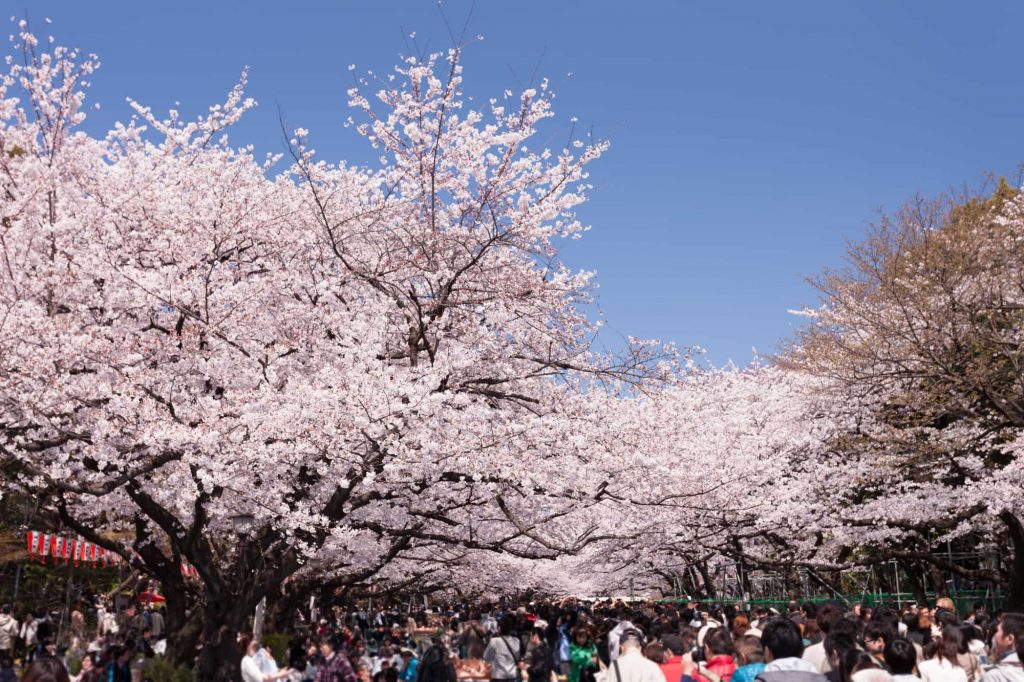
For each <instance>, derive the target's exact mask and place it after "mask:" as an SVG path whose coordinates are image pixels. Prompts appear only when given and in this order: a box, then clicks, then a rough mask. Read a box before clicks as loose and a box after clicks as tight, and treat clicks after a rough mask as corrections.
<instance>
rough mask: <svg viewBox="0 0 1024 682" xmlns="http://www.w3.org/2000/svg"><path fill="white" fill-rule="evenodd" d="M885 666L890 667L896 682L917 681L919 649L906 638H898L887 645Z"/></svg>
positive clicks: (884, 653)
mask: <svg viewBox="0 0 1024 682" xmlns="http://www.w3.org/2000/svg"><path fill="white" fill-rule="evenodd" d="M882 657H883V658H884V659H885V665H886V666H888V667H889V672H891V673H892V679H893V680H894V682H909V681H910V680H916V679H917V676H916V675H914V668H916V667H917V649H915V648H914V644H913V642H911V641H910V640H909V639H907V638H906V637H896V638H894V639H892V640H891V641H890V642H889V643H888V644H886V645H885V651H884V652H883V653H882Z"/></svg>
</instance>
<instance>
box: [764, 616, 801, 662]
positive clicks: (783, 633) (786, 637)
mask: <svg viewBox="0 0 1024 682" xmlns="http://www.w3.org/2000/svg"><path fill="white" fill-rule="evenodd" d="M761 644H762V645H763V646H764V648H765V650H766V651H771V652H772V659H774V660H778V659H780V658H800V657H801V656H802V655H803V653H804V640H803V637H802V636H801V635H800V628H798V627H797V625H796V623H794V622H793V621H791V620H790V619H789V618H773V619H771V620H770V621H768V624H767V625H765V626H764V628H763V629H762V631H761Z"/></svg>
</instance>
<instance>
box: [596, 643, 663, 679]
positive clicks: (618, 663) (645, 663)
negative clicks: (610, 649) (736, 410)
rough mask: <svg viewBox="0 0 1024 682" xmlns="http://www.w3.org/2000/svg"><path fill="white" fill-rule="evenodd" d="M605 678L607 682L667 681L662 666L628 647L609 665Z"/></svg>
mask: <svg viewBox="0 0 1024 682" xmlns="http://www.w3.org/2000/svg"><path fill="white" fill-rule="evenodd" d="M620 673H621V675H622V678H621V679H620V678H619V674H620ZM604 679H605V682H666V680H665V673H663V672H661V666H659V665H658V664H657V663H655V662H654V661H652V660H651V659H649V658H645V657H644V655H643V654H642V653H640V651H639V650H637V649H626V651H625V652H624V653H622V654H620V655H619V657H618V658H616V659H615V661H613V663H612V665H610V666H608V674H607V675H606V676H605V678H604ZM672 682H676V681H675V680H672Z"/></svg>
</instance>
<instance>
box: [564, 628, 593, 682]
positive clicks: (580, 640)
mask: <svg viewBox="0 0 1024 682" xmlns="http://www.w3.org/2000/svg"><path fill="white" fill-rule="evenodd" d="M569 662H570V664H571V665H570V668H569V681H568V682H581V680H582V682H589V681H590V680H593V678H594V671H596V670H597V668H598V663H597V645H595V644H594V637H593V635H592V634H591V633H590V628H588V627H587V626H585V625H577V626H576V627H574V628H573V629H572V643H571V644H569Z"/></svg>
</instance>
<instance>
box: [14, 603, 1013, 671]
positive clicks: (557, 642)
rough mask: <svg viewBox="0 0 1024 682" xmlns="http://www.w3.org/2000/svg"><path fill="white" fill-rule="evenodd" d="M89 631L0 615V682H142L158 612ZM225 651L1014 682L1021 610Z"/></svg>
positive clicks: (491, 666)
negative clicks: (61, 631)
mask: <svg viewBox="0 0 1024 682" xmlns="http://www.w3.org/2000/svg"><path fill="white" fill-rule="evenodd" d="M95 620H96V625H95V626H94V629H95V636H94V637H91V638H90V637H86V636H85V632H84V627H83V626H84V620H82V619H81V614H79V616H78V618H76V617H75V616H74V615H72V617H71V618H70V622H71V624H72V627H71V628H70V630H71V631H72V633H73V634H72V636H71V637H70V639H69V640H68V641H67V643H66V644H64V645H61V646H58V645H57V642H56V641H55V639H54V636H55V632H54V630H53V619H52V617H51V616H50V614H45V613H36V614H32V615H31V618H25V619H23V620H22V621H20V622H19V620H18V619H17V618H16V617H15V614H12V611H11V609H10V608H9V607H7V606H3V607H2V608H0V682H17V681H18V680H22V681H25V680H28V681H29V682H65V681H77V682H127V681H128V680H133V681H134V682H138V681H139V680H145V679H146V677H145V675H146V666H145V665H144V662H145V660H146V659H150V658H153V657H157V656H159V655H161V653H162V650H161V649H162V646H163V642H162V641H161V640H160V637H159V635H160V634H161V633H160V631H161V630H162V628H163V623H162V619H161V618H160V616H159V611H158V610H152V609H148V608H146V609H138V608H136V607H135V606H134V605H129V607H128V608H127V609H125V610H124V611H122V612H121V613H119V614H117V615H116V616H114V615H113V614H107V613H105V612H104V611H102V610H99V611H98V613H97V614H96V618H95ZM25 621H28V625H30V626H31V625H32V624H35V625H34V627H31V628H26V627H25V625H26V623H25ZM30 633H31V634H32V635H33V636H29V634H30ZM238 644H239V653H240V654H241V655H242V658H241V665H240V669H239V676H240V678H241V679H242V680H243V681H244V682H276V681H278V680H284V681H287V682H304V681H305V682H755V681H759V682H786V681H790V682H826V681H827V682H888V681H890V680H894V681H906V680H925V681H926V682H1024V668H1022V667H1021V658H1020V657H1021V655H1022V654H1024V614H1018V613H1008V612H1007V613H1004V612H996V613H993V614H989V613H988V612H987V610H986V609H985V608H984V607H983V606H982V605H981V604H977V605H976V606H975V608H973V609H972V610H971V611H970V612H969V613H958V612H957V610H956V608H955V607H954V604H953V602H952V601H950V600H948V599H942V600H939V602H938V603H937V604H936V605H935V608H929V607H927V606H916V605H910V604H903V605H901V606H899V607H898V608H897V607H895V606H893V607H886V606H880V607H876V608H870V607H867V606H863V607H862V606H860V605H857V606H853V607H851V608H848V607H847V606H845V605H843V604H841V603H839V602H837V601H829V602H825V603H823V604H817V603H812V602H807V603H803V604H798V603H797V602H792V603H791V604H790V605H789V608H788V609H786V610H785V612H783V613H779V612H776V611H774V610H770V609H767V608H752V609H744V608H741V607H738V606H735V605H733V606H728V607H713V606H702V605H701V604H697V603H690V604H686V605H683V604H670V603H655V602H633V603H625V602H622V601H614V602H613V601H601V602H580V601H577V600H574V599H565V600H560V601H536V602H530V603H528V604H513V603H502V604H499V605H491V606H487V605H479V604H478V605H466V604H446V605H440V606H438V607H436V608H433V609H426V608H422V609H418V610H406V611H404V612H403V611H400V610H378V611H375V612H368V611H365V610H359V609H358V608H353V609H351V610H347V611H346V610H344V609H342V608H341V607H335V608H334V609H333V610H332V611H331V612H330V613H327V614H324V617H322V618H321V617H319V616H317V617H315V618H313V619H312V620H307V621H305V622H304V623H303V624H301V625H300V626H298V627H297V628H296V629H295V631H294V633H293V634H292V636H291V639H290V641H289V642H288V645H287V648H286V650H285V649H283V648H282V649H281V650H279V651H278V652H277V657H275V655H274V654H273V653H272V652H271V650H270V647H268V646H265V643H264V642H261V641H259V639H256V638H254V637H252V636H251V635H250V634H246V633H242V634H241V635H240V636H239V642H238ZM16 658H17V660H19V661H20V662H22V663H23V667H24V670H23V672H22V673H21V675H20V677H19V676H18V675H17V674H16V673H15V664H14V661H15V659H16ZM278 659H281V660H280V662H279V660H278ZM72 660H75V661H80V662H81V663H80V669H78V667H79V666H77V665H76V666H71V665H69V662H70V661H72ZM140 661H142V662H143V665H140V664H139V663H140ZM72 667H74V668H76V671H75V674H74V675H72V674H71V673H70V672H69V669H70V668H72Z"/></svg>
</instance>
